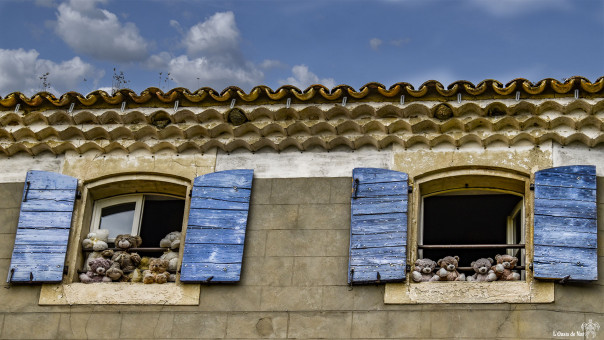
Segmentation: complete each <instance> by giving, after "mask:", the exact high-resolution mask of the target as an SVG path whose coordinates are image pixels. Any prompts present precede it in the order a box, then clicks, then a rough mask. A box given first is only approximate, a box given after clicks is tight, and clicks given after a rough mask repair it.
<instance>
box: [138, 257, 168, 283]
mask: <svg viewBox="0 0 604 340" xmlns="http://www.w3.org/2000/svg"><path fill="white" fill-rule="evenodd" d="M169 278H170V273H168V261H166V260H162V259H157V258H151V259H150V260H149V269H148V270H145V271H144V272H143V283H145V284H149V283H166V282H168V279H169Z"/></svg>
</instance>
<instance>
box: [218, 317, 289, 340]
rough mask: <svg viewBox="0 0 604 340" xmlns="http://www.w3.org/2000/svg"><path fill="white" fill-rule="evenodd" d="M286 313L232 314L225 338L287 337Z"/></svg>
mask: <svg viewBox="0 0 604 340" xmlns="http://www.w3.org/2000/svg"><path fill="white" fill-rule="evenodd" d="M287 319H288V316H287V313H268V312H267V313H234V314H230V315H229V318H228V322H227V333H226V337H227V338H246V339H260V338H262V339H266V338H281V339H282V338H286V337H287Z"/></svg>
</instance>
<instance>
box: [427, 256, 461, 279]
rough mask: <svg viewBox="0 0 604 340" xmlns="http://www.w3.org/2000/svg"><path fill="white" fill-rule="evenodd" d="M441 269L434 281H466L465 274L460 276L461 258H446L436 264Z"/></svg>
mask: <svg viewBox="0 0 604 340" xmlns="http://www.w3.org/2000/svg"><path fill="white" fill-rule="evenodd" d="M436 265H437V266H439V267H440V269H439V270H438V271H437V272H436V276H437V277H438V279H436V278H435V280H434V281H465V280H466V276H465V274H459V272H458V271H457V266H458V265H459V256H445V258H442V259H440V260H438V262H437V263H436Z"/></svg>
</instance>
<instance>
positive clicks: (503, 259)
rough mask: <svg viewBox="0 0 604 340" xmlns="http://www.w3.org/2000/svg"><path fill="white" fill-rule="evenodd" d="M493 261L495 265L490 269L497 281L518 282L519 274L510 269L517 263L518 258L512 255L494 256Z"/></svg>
mask: <svg viewBox="0 0 604 340" xmlns="http://www.w3.org/2000/svg"><path fill="white" fill-rule="evenodd" d="M495 261H497V264H496V265H494V266H493V267H491V270H492V271H493V272H494V274H495V276H496V277H497V280H500V281H518V280H520V274H518V273H516V272H513V271H512V269H514V267H515V266H516V263H518V258H517V257H515V256H512V255H499V254H497V255H495Z"/></svg>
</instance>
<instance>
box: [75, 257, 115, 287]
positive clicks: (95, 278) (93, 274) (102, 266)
mask: <svg viewBox="0 0 604 340" xmlns="http://www.w3.org/2000/svg"><path fill="white" fill-rule="evenodd" d="M88 266H89V268H90V270H88V271H87V272H86V273H82V274H80V281H81V282H83V283H93V282H111V279H110V278H109V277H108V276H107V270H109V268H110V267H111V261H109V260H108V259H105V258H102V257H99V258H96V259H92V260H90V262H89V263H88Z"/></svg>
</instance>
